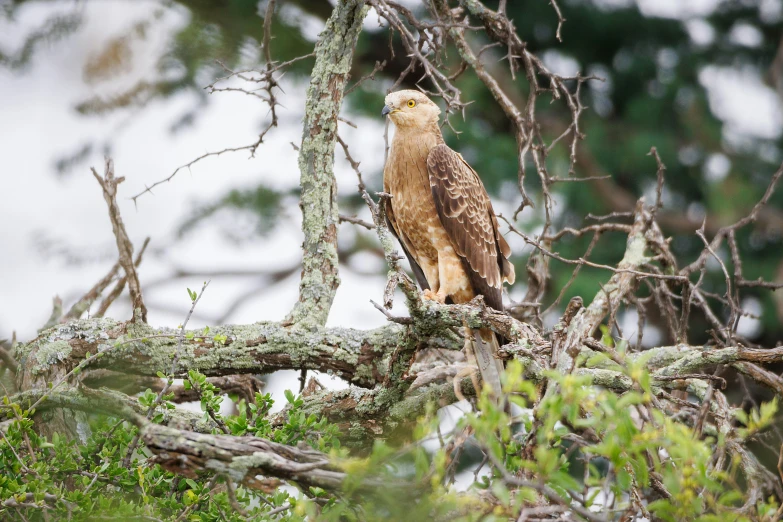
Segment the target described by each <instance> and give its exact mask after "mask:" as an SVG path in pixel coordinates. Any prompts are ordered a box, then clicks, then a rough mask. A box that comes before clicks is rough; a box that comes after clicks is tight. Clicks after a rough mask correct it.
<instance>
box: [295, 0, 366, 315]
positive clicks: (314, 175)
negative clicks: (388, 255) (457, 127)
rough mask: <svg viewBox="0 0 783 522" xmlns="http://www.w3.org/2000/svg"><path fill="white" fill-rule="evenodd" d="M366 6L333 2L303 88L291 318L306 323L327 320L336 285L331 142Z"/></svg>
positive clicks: (350, 0)
mask: <svg viewBox="0 0 783 522" xmlns="http://www.w3.org/2000/svg"><path fill="white" fill-rule="evenodd" d="M367 10H368V7H367V6H366V5H365V1H364V0H339V1H338V2H337V5H336V6H335V8H334V11H333V12H332V15H331V16H330V17H329V20H327V22H326V27H325V28H324V30H323V32H322V33H321V38H320V40H319V41H318V44H317V45H316V48H315V65H314V66H313V71H312V74H311V76H310V87H309V88H308V89H307V102H306V104H305V121H304V134H303V136H302V145H301V146H300V148H299V170H300V185H301V188H302V193H301V196H300V201H299V206H300V207H301V209H302V231H303V232H304V244H303V246H302V248H303V251H304V253H303V258H302V280H301V282H300V285H299V302H298V303H297V304H296V306H295V307H294V309H293V311H292V312H291V316H290V318H289V319H290V321H291V322H292V323H294V324H299V325H305V326H307V327H310V326H318V325H323V324H325V323H326V319H327V317H328V316H329V309H330V308H331V306H332V300H333V299H334V294H335V292H336V291H337V286H338V285H339V284H340V278H339V276H338V274H337V223H338V219H339V217H338V211H337V182H336V180H335V178H334V172H333V168H334V147H335V144H336V143H337V117H338V116H339V114H340V107H341V106H342V101H343V91H344V90H345V86H346V84H347V82H348V75H349V72H350V70H351V63H352V62H353V52H354V48H355V47H356V41H357V39H358V38H359V33H360V32H361V29H362V22H363V21H364V17H365V15H366V14H367Z"/></svg>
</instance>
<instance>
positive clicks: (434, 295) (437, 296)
mask: <svg viewBox="0 0 783 522" xmlns="http://www.w3.org/2000/svg"><path fill="white" fill-rule="evenodd" d="M421 297H422V298H423V299H426V300H428V301H435V302H438V303H440V304H443V303H445V302H446V295H445V294H443V295H441V293H440V292H433V291H432V290H430V289H427V290H425V291H423V292H422V293H421Z"/></svg>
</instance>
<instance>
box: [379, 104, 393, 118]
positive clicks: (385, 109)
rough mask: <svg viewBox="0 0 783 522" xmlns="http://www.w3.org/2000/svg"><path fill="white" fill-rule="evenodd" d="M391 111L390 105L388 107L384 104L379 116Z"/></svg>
mask: <svg viewBox="0 0 783 522" xmlns="http://www.w3.org/2000/svg"><path fill="white" fill-rule="evenodd" d="M391 111H392V108H391V107H389V106H388V105H384V106H383V110H382V111H381V116H386V115H387V114H389V113H390V112H391Z"/></svg>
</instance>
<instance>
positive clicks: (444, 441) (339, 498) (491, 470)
mask: <svg viewBox="0 0 783 522" xmlns="http://www.w3.org/2000/svg"><path fill="white" fill-rule="evenodd" d="M620 347H621V346H620ZM619 353H620V355H619V357H622V352H619ZM617 367H618V368H621V369H622V371H623V373H624V374H625V375H626V376H627V377H629V378H630V379H632V380H633V382H634V383H635V387H634V389H632V390H631V391H628V392H625V393H622V394H617V393H615V392H613V391H611V390H608V389H605V388H602V387H598V386H594V385H592V384H591V378H590V377H589V376H577V375H574V374H569V375H561V374H560V373H557V372H551V373H548V377H549V378H550V379H551V382H552V384H551V385H550V386H555V390H554V393H546V394H545V395H544V396H543V398H542V399H541V400H540V401H539V402H538V406H537V407H536V409H535V411H533V410H531V409H529V406H530V405H531V404H534V403H535V402H536V401H537V399H538V397H539V394H540V390H539V389H538V388H537V387H536V386H535V385H534V384H533V383H531V382H530V381H527V380H525V379H524V378H523V374H524V367H523V365H522V363H520V362H519V361H517V360H513V361H510V362H509V364H508V367H507V371H506V373H505V374H504V376H503V391H504V394H505V396H506V397H508V400H509V402H510V403H511V404H512V405H513V410H509V409H507V408H504V407H498V406H496V405H495V404H494V402H493V401H492V400H491V399H490V398H489V397H488V396H486V395H483V396H481V397H479V399H478V407H479V411H480V413H479V412H472V413H468V414H466V415H464V416H463V417H461V418H460V419H459V421H458V422H457V424H456V426H455V428H454V429H453V431H452V432H450V433H441V432H440V426H441V421H440V419H439V417H438V415H437V414H436V411H435V409H434V408H431V409H430V410H429V413H428V414H427V415H425V416H424V417H423V418H421V419H420V420H419V421H418V424H417V425H416V428H415V429H414V431H413V436H414V441H413V442H411V443H409V444H406V445H404V446H403V447H391V446H389V445H388V444H386V443H385V442H383V441H375V443H374V445H373V446H372V449H371V450H370V451H369V452H368V453H367V454H366V455H365V456H356V455H349V454H348V452H347V451H346V450H345V449H344V448H342V447H341V445H340V440H339V437H340V431H339V428H338V427H337V426H336V425H335V424H331V423H329V422H328V421H327V420H326V419H323V418H317V417H316V416H315V415H312V414H311V415H306V414H305V413H304V412H303V411H302V406H303V405H304V401H303V399H302V398H301V397H297V396H296V395H295V394H293V393H292V392H290V391H286V392H285V397H286V401H287V403H288V404H287V409H286V410H285V415H286V422H284V423H282V424H279V425H277V426H273V425H272V424H271V423H270V420H269V417H270V411H271V409H272V407H273V401H272V398H271V396H270V395H269V394H261V393H256V395H255V398H254V401H253V402H252V403H246V402H245V401H244V400H242V401H239V402H238V403H237V414H236V415H229V416H223V415H221V414H220V405H221V402H222V400H223V398H222V396H221V393H220V390H218V389H217V388H215V386H214V385H212V384H211V383H210V382H209V381H208V380H207V378H206V377H205V376H204V375H203V374H201V373H199V372H197V371H194V370H191V371H190V372H188V379H187V380H186V381H185V383H186V384H185V387H186V388H189V389H194V390H196V391H197V392H198V395H199V397H200V402H201V407H202V410H203V411H204V412H205V420H211V421H213V422H214V423H215V425H216V427H215V429H214V433H221V432H223V431H226V432H228V433H230V434H231V435H235V436H243V435H253V436H257V437H263V438H266V439H269V440H272V441H275V442H279V443H282V444H287V445H298V444H300V443H306V444H308V445H309V446H311V447H312V448H314V449H317V450H319V451H322V452H324V453H326V454H328V455H330V458H331V459H332V460H333V462H334V464H335V465H336V466H337V467H338V468H341V469H342V470H343V471H345V472H346V473H347V478H346V480H345V482H344V483H343V487H342V491H341V492H339V494H335V492H329V491H325V490H323V489H321V488H315V487H310V488H306V489H303V490H300V491H299V492H298V493H291V492H290V490H282V489H276V490H274V491H272V492H271V493H262V492H259V491H257V490H251V489H247V488H246V487H244V486H241V485H239V486H237V487H236V498H237V502H236V503H234V504H233V505H232V502H231V500H230V498H229V493H228V490H227V489H226V486H225V480H226V478H225V477H214V476H211V475H209V474H208V473H207V474H203V475H201V476H198V477H181V476H176V475H174V474H172V473H170V472H168V471H165V470H163V469H161V468H160V467H158V466H157V465H155V464H152V463H151V462H150V461H148V460H147V458H146V457H147V453H146V451H145V450H144V449H143V447H141V448H140V449H139V450H138V451H137V452H136V453H135V454H134V455H133V458H132V459H131V461H130V464H129V465H127V466H126V465H124V464H123V462H122V461H123V458H124V457H125V456H126V453H127V450H128V446H129V444H130V443H131V441H132V439H133V438H134V436H135V435H136V428H135V427H133V426H131V425H129V424H128V423H127V422H123V421H117V420H116V419H111V418H101V417H92V418H91V419H90V421H89V422H90V427H91V430H92V435H91V436H90V437H89V438H88V439H87V440H85V441H78V440H66V439H65V438H63V437H61V436H59V435H57V434H54V435H53V436H52V437H51V439H46V438H44V437H41V436H39V435H38V434H37V433H36V431H35V429H34V426H35V425H34V422H33V420H32V415H33V413H34V412H32V411H26V410H24V409H23V408H22V407H21V406H20V405H19V404H14V403H10V401H9V400H8V398H7V397H6V398H5V400H4V404H3V411H6V412H7V413H6V416H7V417H10V418H11V420H9V421H6V422H5V423H4V424H3V430H4V436H3V438H2V440H1V441H0V470H2V471H3V472H2V473H0V499H3V501H6V504H5V505H3V507H0V515H2V518H3V520H22V518H21V515H22V514H23V515H24V517H25V518H26V519H27V520H43V506H47V507H46V512H47V513H48V514H49V515H50V516H51V515H54V516H56V517H66V516H68V513H69V512H70V516H71V517H72V520H95V519H104V518H106V517H108V519H120V520H131V519H137V518H139V517H155V518H158V519H161V520H174V519H176V518H177V517H179V516H181V515H182V514H183V513H184V514H185V519H187V520H201V521H210V520H245V519H246V518H244V517H245V515H243V514H242V513H240V512H239V511H237V509H236V507H237V505H238V506H239V508H240V509H242V511H245V512H247V513H248V516H250V517H254V518H253V519H255V520H286V521H287V520H292V521H293V520H305V518H306V517H309V519H310V520H324V521H335V522H337V521H374V520H377V521H383V520H388V521H392V520H402V519H407V520H446V519H449V520H455V521H473V520H479V519H481V520H488V519H489V520H506V519H507V518H508V517H513V516H516V515H518V513H519V511H520V510H521V509H522V508H523V507H525V506H530V505H534V504H536V503H537V502H539V501H540V500H546V501H549V502H555V503H560V502H566V503H570V502H572V501H574V500H578V501H579V502H582V503H583V504H584V505H585V507H587V508H590V507H594V508H596V509H600V508H601V506H603V505H604V503H605V502H607V501H611V499H614V509H616V510H625V509H629V510H630V512H636V511H637V509H638V506H635V505H633V502H634V498H635V497H634V495H644V496H645V498H650V496H649V495H650V492H651V491H653V490H654V489H655V487H656V486H655V484H654V483H653V482H654V481H655V482H656V483H660V484H662V485H663V487H665V488H666V490H668V491H670V492H671V493H672V497H671V498H670V499H667V498H660V496H659V498H658V499H657V500H653V501H650V502H646V503H645V504H646V505H645V509H646V510H648V511H649V513H650V514H651V515H653V516H655V517H657V518H658V519H660V520H665V521H679V520H694V521H704V522H707V521H710V522H713V521H737V520H748V521H751V520H762V521H763V520H769V521H771V520H772V518H771V517H772V516H773V514H774V513H775V512H776V510H777V509H778V508H779V506H778V504H777V502H776V501H775V500H774V499H768V500H767V501H765V502H760V503H759V504H758V505H757V506H756V510H757V516H756V517H755V518H753V517H750V516H748V517H745V518H743V517H740V516H738V514H737V511H736V509H737V508H738V507H740V506H742V505H743V504H744V502H745V500H746V499H745V497H744V493H743V490H742V488H741V487H739V486H738V485H737V484H738V483H739V482H741V481H742V480H743V479H742V478H741V477H742V472H741V470H740V469H739V464H738V462H732V463H730V464H729V466H728V467H727V468H725V469H722V470H718V471H714V470H713V469H714V468H713V467H712V465H711V462H712V459H713V455H714V453H716V452H721V451H723V450H725V449H726V447H725V438H724V437H723V436H712V435H710V436H706V437H703V438H700V437H697V436H695V434H694V432H693V430H692V428H691V427H689V426H688V425H686V424H683V423H682V422H679V421H677V420H675V419H674V418H672V417H671V416H668V415H666V414H665V413H664V412H662V411H660V410H659V409H657V408H656V407H655V401H654V399H653V397H654V393H655V390H654V389H653V388H652V387H651V384H650V383H651V379H650V376H649V374H648V373H647V371H646V370H645V363H644V361H638V360H636V361H635V362H634V363H633V364H629V365H625V364H618V365H617ZM138 400H139V403H140V404H141V405H142V406H143V407H144V408H149V407H151V406H152V405H154V404H155V400H156V394H155V393H153V392H152V391H150V390H147V391H146V392H145V393H143V394H141V395H140V396H139V398H138ZM170 407H173V405H172V404H171V403H170V402H168V401H164V402H163V404H162V405H160V406H159V408H161V409H163V408H170ZM509 411H512V412H513V417H512V416H511V415H510V414H509ZM776 411H777V402H776V401H772V402H770V403H766V404H762V405H761V406H760V407H759V408H758V409H757V410H753V411H751V412H750V413H749V414H748V413H744V412H741V411H738V412H737V413H736V415H737V419H738V421H739V422H740V423H741V424H742V425H743V426H744V427H741V428H738V432H739V433H740V435H741V436H742V437H753V436H758V435H759V434H761V433H762V431H763V430H764V429H766V428H767V427H769V426H770V424H771V421H772V419H773V416H774V414H775V412H776ZM162 418H163V416H162V415H161V414H157V415H155V417H154V420H155V421H156V422H158V421H160V420H161V419H162ZM434 441H440V446H439V447H438V448H436V449H433V448H432V445H431V443H432V442H434ZM462 446H464V447H468V446H470V447H474V448H479V449H480V450H481V451H482V452H484V453H485V454H486V455H487V457H488V460H487V462H486V467H485V468H484V470H485V474H484V475H482V476H480V477H479V478H478V480H477V481H476V482H475V483H474V484H473V485H471V486H470V487H469V488H468V490H467V491H461V490H460V489H459V488H455V487H454V485H453V478H454V476H455V474H457V473H458V472H459V471H460V470H461V471H462V473H463V474H464V473H467V474H470V473H471V471H470V469H468V468H465V465H464V463H463V462H461V458H460V455H461V450H457V448H459V447H462ZM463 449H464V448H463ZM475 465H476V463H475V462H473V464H472V466H473V467H475ZM482 490H484V491H485V493H484V494H483V495H476V494H473V493H477V492H479V491H482ZM607 495H608V496H609V498H608V499H607ZM653 498H654V497H653ZM9 503H10V505H9ZM0 504H2V503H1V502H0ZM12 506H17V507H12ZM277 509H280V511H275V513H277V514H276V515H275V516H276V517H280V518H274V517H269V518H267V517H265V515H264V513H268V512H270V511H273V510H277ZM618 512H619V511H618ZM487 513H489V514H490V517H489V518H482V517H485V515H486V514H487Z"/></svg>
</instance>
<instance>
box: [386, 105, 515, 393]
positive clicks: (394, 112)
mask: <svg viewBox="0 0 783 522" xmlns="http://www.w3.org/2000/svg"><path fill="white" fill-rule="evenodd" d="M382 114H383V115H387V114H388V116H389V118H390V119H391V121H392V122H393V123H394V125H395V127H396V131H395V134H394V139H393V140H392V145H391V150H390V152H389V158H388V161H387V163H386V166H385V168H384V171H383V185H384V190H385V191H386V192H388V193H389V194H391V195H392V198H391V199H390V200H387V201H388V204H387V207H386V215H387V217H388V220H389V225H390V229H391V230H392V232H393V233H394V234H395V236H397V239H398V240H399V242H400V244H401V245H402V249H403V250H404V251H405V254H406V255H407V256H408V260H409V261H410V264H411V268H412V269H413V273H414V275H415V276H416V279H417V281H418V282H419V285H420V286H421V288H422V290H424V292H423V295H424V297H425V298H428V299H434V300H436V301H438V302H441V303H445V302H452V303H456V304H459V303H467V302H468V301H470V300H471V299H473V298H474V297H475V296H477V295H482V296H484V301H485V302H486V304H487V305H489V306H490V307H492V308H494V309H495V310H499V311H502V310H503V300H502V295H501V292H502V287H503V282H505V281H507V282H508V283H509V284H513V283H514V266H513V265H512V264H511V263H510V262H509V261H508V258H509V256H510V255H511V249H510V248H509V246H508V243H506V241H505V239H503V236H502V235H501V234H500V231H499V230H498V221H497V218H496V217H495V212H494V210H493V209H492V203H491V202H490V200H489V196H487V191H486V190H485V189H484V185H483V184H482V183H481V179H480V178H479V176H478V174H476V172H475V171H474V170H473V169H472V168H471V167H470V165H468V163H467V162H466V161H465V160H464V159H463V157H462V156H461V155H460V154H459V153H457V152H454V151H453V150H451V149H450V148H449V147H448V146H447V145H446V144H445V143H444V141H443V135H442V134H441V132H440V126H439V125H438V116H439V114H440V109H439V108H438V106H437V105H436V104H435V103H433V102H432V101H431V100H430V99H429V98H427V96H425V95H424V94H422V93H420V92H418V91H412V90H403V91H397V92H393V93H391V94H389V95H388V96H386V105H385V106H384V107H383V112H382ZM471 336H472V337H473V338H474V341H475V344H474V351H475V354H476V359H477V363H478V367H479V371H480V373H481V378H482V381H483V383H484V385H489V386H490V387H491V388H492V390H493V392H494V393H495V394H499V392H500V373H501V372H502V370H503V364H502V362H501V361H499V360H498V359H496V358H495V357H494V355H495V353H496V352H497V349H498V341H497V338H496V336H495V334H494V333H493V332H492V331H491V330H480V331H478V332H472V335H471ZM497 396H498V395H496V397H497Z"/></svg>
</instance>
